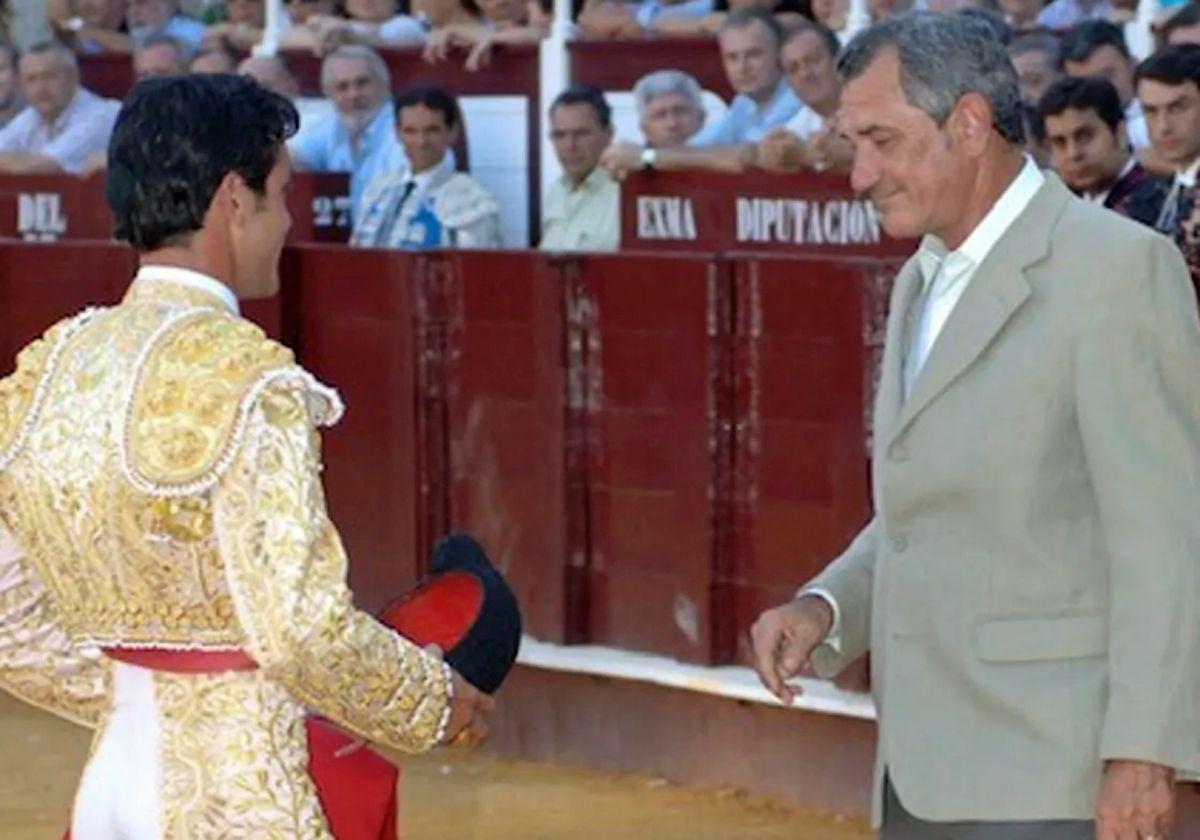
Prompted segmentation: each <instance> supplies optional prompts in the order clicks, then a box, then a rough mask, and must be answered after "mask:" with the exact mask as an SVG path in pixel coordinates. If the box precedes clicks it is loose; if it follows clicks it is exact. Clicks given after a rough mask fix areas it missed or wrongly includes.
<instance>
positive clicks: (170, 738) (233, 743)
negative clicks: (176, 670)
mask: <svg viewBox="0 0 1200 840" xmlns="http://www.w3.org/2000/svg"><path fill="white" fill-rule="evenodd" d="M154 691H155V701H156V704H157V706H158V710H159V720H160V724H159V725H160V731H161V733H162V744H161V747H160V750H161V752H160V755H161V762H162V764H161V772H162V815H163V820H162V825H163V838H164V840H230V838H239V837H241V838H247V839H249V838H256V840H257V838H280V840H283V839H284V838H289V840H291V838H295V840H327V839H328V838H330V836H331V835H330V833H329V829H328V826H327V824H326V821H325V816H324V813H323V811H322V810H321V805H320V800H319V799H318V798H317V794H316V789H315V788H314V786H313V783H312V780H311V778H310V777H309V775H308V745H307V737H306V732H305V728H304V710H303V708H301V706H300V705H299V704H298V703H296V701H295V700H293V699H292V698H291V697H290V696H289V695H288V693H287V691H285V690H284V689H283V688H282V687H281V686H279V685H277V684H275V683H272V682H271V681H270V680H268V679H265V678H264V676H263V675H262V673H261V672H255V671H250V672H246V671H240V672H230V673H223V674H187V675H183V674H167V673H161V672H160V673H156V674H155V675H154Z"/></svg>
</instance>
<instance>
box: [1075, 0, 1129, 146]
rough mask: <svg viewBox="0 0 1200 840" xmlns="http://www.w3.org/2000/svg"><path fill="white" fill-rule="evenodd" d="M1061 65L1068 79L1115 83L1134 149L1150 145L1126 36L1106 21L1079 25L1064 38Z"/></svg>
mask: <svg viewBox="0 0 1200 840" xmlns="http://www.w3.org/2000/svg"><path fill="white" fill-rule="evenodd" d="M1059 63H1060V65H1061V67H1062V71H1063V73H1065V74H1066V75H1068V76H1075V77H1083V76H1100V77H1101V78H1104V79H1108V80H1109V81H1110V82H1112V85H1113V87H1115V88H1116V89H1117V96H1119V97H1120V98H1121V107H1122V108H1124V109H1125V130H1126V131H1127V132H1128V133H1129V142H1130V143H1132V144H1133V147H1134V148H1135V149H1143V148H1145V147H1146V146H1148V145H1150V138H1149V136H1148V135H1147V133H1146V119H1145V117H1144V116H1143V115H1142V106H1141V104H1140V103H1139V102H1138V100H1137V97H1136V96H1135V95H1134V89H1133V70H1134V65H1133V59H1132V58H1130V56H1129V47H1128V46H1127V45H1126V44H1125V33H1124V32H1123V31H1122V29H1121V27H1120V26H1118V25H1117V24H1115V23H1113V22H1111V21H1107V20H1087V21H1084V22H1082V23H1078V24H1076V25H1075V26H1072V27H1071V28H1070V29H1069V30H1067V32H1066V34H1064V35H1063V38H1062V43H1061V45H1060V47H1059Z"/></svg>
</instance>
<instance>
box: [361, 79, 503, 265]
mask: <svg viewBox="0 0 1200 840" xmlns="http://www.w3.org/2000/svg"><path fill="white" fill-rule="evenodd" d="M461 131H462V114H461V112H460V111H459V107H458V103H457V102H455V101H454V99H453V98H452V97H451V96H450V95H449V94H447V93H446V92H445V91H443V90H441V89H439V88H433V87H417V88H412V89H410V90H407V91H405V92H404V93H402V94H400V95H399V96H398V97H396V133H397V135H398V136H399V137H400V143H401V145H402V146H404V154H405V157H406V158H407V160H408V166H407V168H405V169H404V170H401V171H399V172H385V173H382V174H380V175H378V176H376V178H375V180H374V181H372V182H371V183H370V184H369V185H368V186H367V189H366V191H365V192H364V194H363V204H362V207H360V208H359V209H358V212H357V213H356V214H355V222H354V233H353V234H352V235H351V237H350V244H351V245H354V246H357V247H360V248H403V249H406V250H423V249H427V248H499V247H500V246H501V244H502V242H501V236H500V206H499V205H498V204H497V203H496V199H495V198H493V197H492V196H491V194H490V193H488V191H487V190H485V189H484V188H483V187H481V186H480V185H479V182H478V181H476V180H475V179H474V178H472V177H471V176H470V175H468V174H467V173H465V172H456V171H455V169H454V155H453V152H452V151H451V147H452V146H453V144H454V143H455V141H456V140H457V139H458V137H459V134H460V132H461Z"/></svg>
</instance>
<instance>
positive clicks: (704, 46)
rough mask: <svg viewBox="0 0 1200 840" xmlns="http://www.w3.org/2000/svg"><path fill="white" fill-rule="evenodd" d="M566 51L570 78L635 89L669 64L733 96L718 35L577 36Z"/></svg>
mask: <svg viewBox="0 0 1200 840" xmlns="http://www.w3.org/2000/svg"><path fill="white" fill-rule="evenodd" d="M567 54H568V56H569V58H570V62H571V78H572V79H573V80H574V81H576V82H579V83H581V84H588V85H596V86H597V87H599V88H600V89H601V90H611V91H615V90H625V91H628V90H632V89H633V86H634V84H635V83H636V82H637V80H638V79H640V78H641V77H642V76H645V75H646V74H647V73H653V72H654V71H656V70H662V69H663V68H664V67H670V68H672V69H674V70H683V71H684V72H686V73H690V74H691V75H692V76H694V77H695V78H696V81H698V82H699V83H700V87H701V88H703V89H705V90H711V91H712V92H713V93H715V94H717V96H719V97H721V98H722V99H724V100H725V101H729V100H730V99H732V98H733V88H731V87H730V86H729V79H728V78H727V77H726V75H725V68H724V66H723V65H722V64H721V54H720V51H719V50H718V49H717V39H716V38H633V39H629V40H619V41H607V40H603V41H601V40H597V41H589V40H578V41H571V42H570V43H569V44H568V45H567Z"/></svg>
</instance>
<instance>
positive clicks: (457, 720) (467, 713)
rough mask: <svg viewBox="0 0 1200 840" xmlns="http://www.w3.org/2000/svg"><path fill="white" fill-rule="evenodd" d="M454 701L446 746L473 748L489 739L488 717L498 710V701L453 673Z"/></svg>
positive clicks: (447, 729) (447, 728)
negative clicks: (494, 710)
mask: <svg viewBox="0 0 1200 840" xmlns="http://www.w3.org/2000/svg"><path fill="white" fill-rule="evenodd" d="M451 678H452V679H453V681H454V699H453V700H452V701H451V703H450V722H449V724H448V725H447V726H446V740H445V741H443V743H445V744H451V745H454V746H463V747H473V746H475V745H476V744H480V743H483V741H484V740H486V739H487V734H488V726H487V715H488V714H489V713H490V712H491V711H492V710H493V709H495V708H496V701H495V700H493V699H492V698H491V697H488V696H487V695H486V694H484V693H483V692H482V691H480V690H479V689H477V688H476V687H475V686H473V685H471V684H470V683H469V682H467V681H466V680H464V679H463V678H462V677H460V676H459V675H458V672H457V671H454V672H452V677H451Z"/></svg>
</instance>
